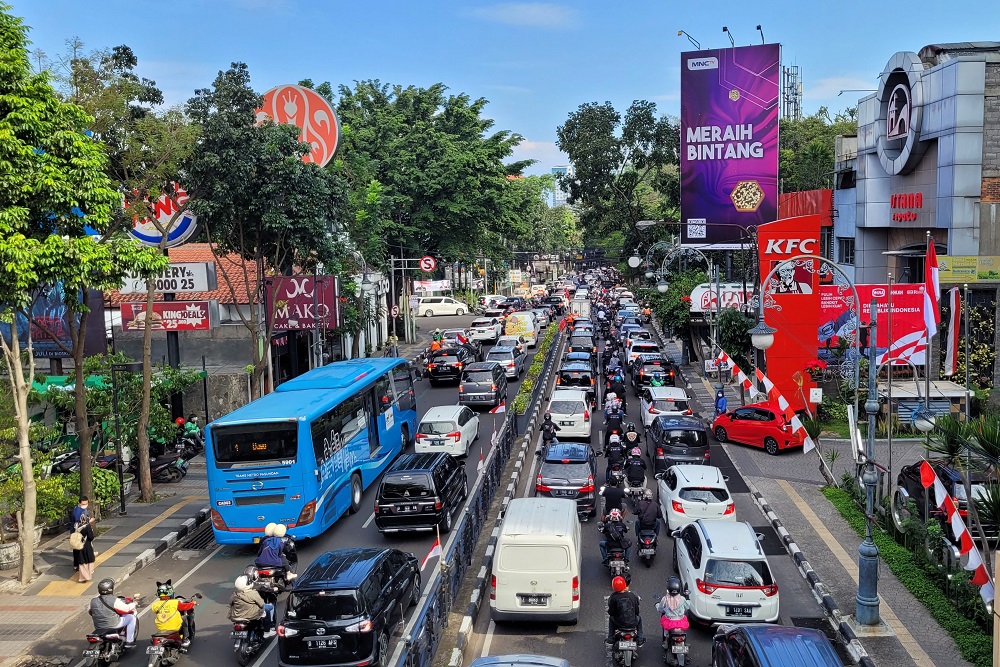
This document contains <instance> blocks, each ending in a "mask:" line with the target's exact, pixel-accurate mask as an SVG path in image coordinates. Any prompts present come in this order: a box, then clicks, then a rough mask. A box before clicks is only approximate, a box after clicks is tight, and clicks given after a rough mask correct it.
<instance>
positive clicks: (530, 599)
mask: <svg viewBox="0 0 1000 667" xmlns="http://www.w3.org/2000/svg"><path fill="white" fill-rule="evenodd" d="M576 513H577V508H576V501H575V500H566V499H563V498H514V499H513V500H511V501H510V503H509V504H508V505H507V512H506V514H505V515H504V518H503V524H501V526H500V535H499V537H498V538H497V544H496V551H495V553H494V556H493V576H492V577H491V578H490V617H491V618H492V619H493V620H494V621H513V620H537V621H564V622H569V623H576V620H577V617H578V616H579V614H580V564H581V562H582V558H583V553H582V547H581V542H580V520H579V519H577V516H576Z"/></svg>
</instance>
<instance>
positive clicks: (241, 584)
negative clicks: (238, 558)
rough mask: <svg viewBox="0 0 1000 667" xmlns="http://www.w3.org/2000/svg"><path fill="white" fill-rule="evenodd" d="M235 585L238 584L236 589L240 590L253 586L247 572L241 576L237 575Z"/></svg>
mask: <svg viewBox="0 0 1000 667" xmlns="http://www.w3.org/2000/svg"><path fill="white" fill-rule="evenodd" d="M235 585H236V590H238V591H248V590H250V589H251V588H253V587H252V586H251V585H250V582H249V581H248V580H247V575H245V574H241V575H240V576H238V577H236V584H235Z"/></svg>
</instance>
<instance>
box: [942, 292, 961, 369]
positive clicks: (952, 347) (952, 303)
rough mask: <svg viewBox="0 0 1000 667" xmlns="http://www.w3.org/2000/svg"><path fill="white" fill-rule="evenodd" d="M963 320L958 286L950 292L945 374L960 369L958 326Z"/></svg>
mask: <svg viewBox="0 0 1000 667" xmlns="http://www.w3.org/2000/svg"><path fill="white" fill-rule="evenodd" d="M961 321H962V298H961V297H960V296H959V294H958V288H957V287H952V288H951V291H949V292H948V342H947V343H946V345H945V356H944V375H945V376H946V377H947V376H950V375H954V374H955V371H956V370H957V369H958V327H959V324H960V323H961Z"/></svg>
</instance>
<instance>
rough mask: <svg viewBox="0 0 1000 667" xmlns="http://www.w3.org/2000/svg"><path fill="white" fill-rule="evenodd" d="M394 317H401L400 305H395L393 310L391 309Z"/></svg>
mask: <svg viewBox="0 0 1000 667" xmlns="http://www.w3.org/2000/svg"><path fill="white" fill-rule="evenodd" d="M389 312H390V313H391V314H392V316H393V317H399V306H393V307H392V310H391V311H389Z"/></svg>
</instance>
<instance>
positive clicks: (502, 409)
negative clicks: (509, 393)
mask: <svg viewBox="0 0 1000 667" xmlns="http://www.w3.org/2000/svg"><path fill="white" fill-rule="evenodd" d="M498 412H507V401H503V402H502V403H500V405H498V406H496V407H495V408H493V409H492V410H490V414H491V415H495V414H497V413H498Z"/></svg>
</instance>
